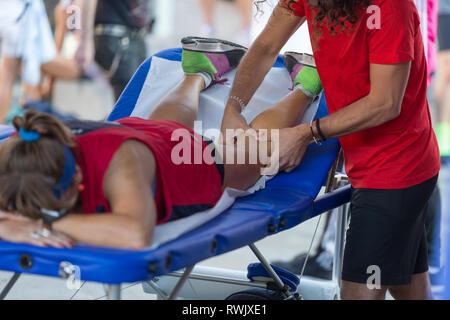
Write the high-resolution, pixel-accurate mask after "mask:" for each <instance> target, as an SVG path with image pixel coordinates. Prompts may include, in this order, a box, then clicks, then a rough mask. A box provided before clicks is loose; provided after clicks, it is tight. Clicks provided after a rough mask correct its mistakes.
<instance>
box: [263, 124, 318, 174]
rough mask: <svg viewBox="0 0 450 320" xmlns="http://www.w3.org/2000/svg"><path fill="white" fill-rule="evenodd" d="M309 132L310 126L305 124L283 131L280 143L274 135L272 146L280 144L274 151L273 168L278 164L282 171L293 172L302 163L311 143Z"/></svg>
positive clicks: (280, 134)
mask: <svg viewBox="0 0 450 320" xmlns="http://www.w3.org/2000/svg"><path fill="white" fill-rule="evenodd" d="M309 130H310V129H309V127H308V125H305V124H302V125H300V126H297V127H294V128H286V129H281V130H280V131H279V137H278V142H275V141H274V136H273V133H272V146H274V145H276V144H278V146H279V147H278V148H275V150H273V149H272V151H273V153H272V157H271V160H270V164H271V166H272V167H273V166H274V164H276V163H278V165H279V170H280V171H285V172H291V171H293V170H294V169H295V168H296V167H297V166H298V165H299V164H300V162H301V161H302V159H303V156H304V155H305V152H306V148H307V147H308V146H309V144H310V143H311V138H310V131H309Z"/></svg>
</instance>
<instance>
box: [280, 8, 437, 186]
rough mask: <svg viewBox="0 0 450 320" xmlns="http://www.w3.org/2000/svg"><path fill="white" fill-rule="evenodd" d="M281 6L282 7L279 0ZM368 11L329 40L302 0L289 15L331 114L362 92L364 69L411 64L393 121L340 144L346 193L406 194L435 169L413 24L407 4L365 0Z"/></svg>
mask: <svg viewBox="0 0 450 320" xmlns="http://www.w3.org/2000/svg"><path fill="white" fill-rule="evenodd" d="M280 3H281V4H282V5H284V1H281V2H280ZM372 5H376V6H378V8H379V9H378V10H377V11H375V12H374V11H371V12H367V11H365V12H362V14H361V15H360V16H361V17H360V19H359V21H358V22H357V23H356V24H354V25H353V26H352V25H349V24H348V26H350V27H351V29H350V30H349V29H346V30H345V31H344V32H339V33H337V34H335V35H334V36H331V35H330V33H329V29H328V27H324V28H323V29H321V28H319V27H318V26H317V24H316V23H315V21H314V20H315V14H317V10H318V9H317V8H315V7H313V6H311V5H307V0H298V1H297V3H295V4H293V5H292V9H293V10H294V13H295V14H296V15H297V16H300V17H304V16H306V17H307V20H308V27H309V30H310V35H311V43H312V46H313V51H314V57H315V59H316V64H317V68H318V71H319V75H320V78H321V80H322V83H323V87H324V90H325V96H326V99H327V104H328V108H329V111H330V113H333V112H336V111H337V110H339V109H342V108H345V107H346V106H348V105H350V104H352V103H353V102H355V101H357V100H359V99H361V98H363V97H365V96H367V95H368V94H369V91H370V64H371V63H374V64H396V63H401V62H407V61H412V65H411V71H410V77H409V81H408V85H407V88H406V93H405V96H404V99H403V103H402V107H401V114H400V116H398V117H397V118H395V119H394V120H392V121H389V122H387V123H385V124H383V125H380V126H377V127H374V128H371V129H368V130H364V131H361V132H358V133H354V134H351V135H348V136H345V137H342V138H340V142H341V145H342V148H343V150H344V156H345V168H346V171H347V173H348V176H349V178H350V181H351V183H352V185H353V187H355V188H371V189H400V188H407V187H410V186H413V185H416V184H419V183H421V182H424V181H426V180H428V179H430V178H432V177H434V176H435V175H436V174H438V172H439V170H440V159H439V148H438V145H437V141H436V137H435V134H434V131H433V129H432V123H431V116H430V112H429V108H428V101H427V97H426V92H427V66H426V58H425V52H424V47H423V42H422V35H421V33H420V20H419V16H418V13H417V9H416V7H415V5H414V3H413V1H412V0H372ZM376 12H378V13H379V17H380V19H379V21H380V22H381V23H380V28H379V29H377V28H374V26H376V24H374V23H376V22H377V21H376V19H374V17H375V16H374V14H376ZM322 25H323V24H322ZM369 27H370V28H369ZM321 30H323V31H322V32H321Z"/></svg>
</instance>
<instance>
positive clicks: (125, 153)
mask: <svg viewBox="0 0 450 320" xmlns="http://www.w3.org/2000/svg"><path fill="white" fill-rule="evenodd" d="M154 161H155V160H154V156H153V154H152V152H151V151H150V149H149V148H148V147H147V146H146V145H145V144H144V143H142V142H140V141H138V140H134V139H128V140H125V141H124V142H123V143H122V144H121V145H120V146H119V148H118V149H117V150H116V152H115V154H114V156H113V158H112V160H111V165H115V164H116V163H117V164H119V165H120V164H123V165H127V164H128V165H132V164H139V163H148V162H154Z"/></svg>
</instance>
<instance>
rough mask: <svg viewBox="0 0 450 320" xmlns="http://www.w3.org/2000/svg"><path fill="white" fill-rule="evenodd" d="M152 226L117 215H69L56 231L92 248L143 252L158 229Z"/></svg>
mask: <svg viewBox="0 0 450 320" xmlns="http://www.w3.org/2000/svg"><path fill="white" fill-rule="evenodd" d="M149 224H151V223H148V224H146V223H141V222H140V221H138V220H137V219H133V218H131V217H130V216H127V215H121V214H118V213H114V214H112V213H108V214H101V215H99V214H92V215H84V214H70V215H68V216H66V217H64V218H63V219H61V220H58V221H56V222H55V223H54V224H53V229H54V230H55V231H57V232H61V233H63V234H66V235H67V236H69V237H70V238H72V239H74V240H76V241H77V242H81V243H85V244H89V245H97V246H105V247H116V248H131V249H141V248H143V247H146V246H148V245H149V244H150V242H151V239H152V238H153V230H154V227H155V226H154V224H153V225H149Z"/></svg>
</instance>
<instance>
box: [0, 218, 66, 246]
mask: <svg viewBox="0 0 450 320" xmlns="http://www.w3.org/2000/svg"><path fill="white" fill-rule="evenodd" d="M11 216H15V217H14V218H12V219H9V218H7V217H11ZM5 217H6V218H5ZM0 219H2V220H0V238H1V239H2V240H5V241H9V242H14V243H25V244H31V245H34V246H38V247H55V248H72V247H74V246H75V242H74V241H73V240H72V239H70V238H68V237H67V236H65V235H63V234H60V233H58V232H54V231H52V232H51V233H50V235H48V236H47V237H45V236H44V235H41V231H42V230H43V225H42V221H37V220H31V219H28V218H26V217H21V216H19V215H13V214H9V213H4V212H1V211H0ZM33 234H35V235H39V237H37V236H36V237H33V236H32V235H33Z"/></svg>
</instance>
